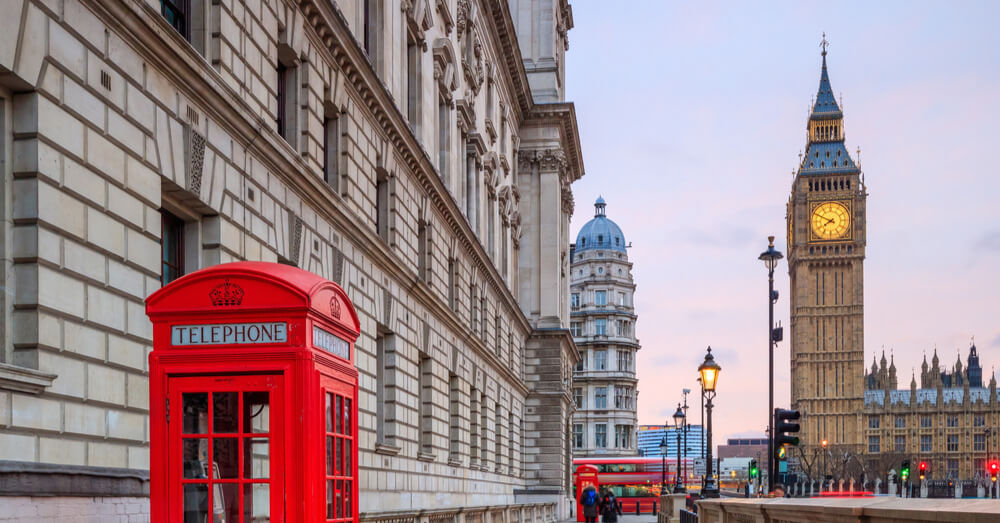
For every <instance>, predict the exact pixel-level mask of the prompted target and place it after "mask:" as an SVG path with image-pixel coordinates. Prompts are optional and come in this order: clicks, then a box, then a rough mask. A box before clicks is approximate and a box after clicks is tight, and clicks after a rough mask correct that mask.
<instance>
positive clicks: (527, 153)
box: [517, 148, 566, 176]
mask: <svg viewBox="0 0 1000 523" xmlns="http://www.w3.org/2000/svg"><path fill="white" fill-rule="evenodd" d="M533 165H537V166H538V170H539V171H541V172H553V171H555V172H558V173H559V174H560V176H561V175H562V174H563V172H564V171H565V170H566V153H565V152H563V150H562V149H558V148H550V149H528V150H524V151H520V152H518V155H517V166H518V168H519V169H529V168H531V166H533Z"/></svg>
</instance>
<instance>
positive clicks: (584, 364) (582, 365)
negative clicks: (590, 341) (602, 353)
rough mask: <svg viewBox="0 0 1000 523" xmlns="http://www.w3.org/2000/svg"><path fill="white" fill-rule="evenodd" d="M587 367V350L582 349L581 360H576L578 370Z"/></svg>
mask: <svg viewBox="0 0 1000 523" xmlns="http://www.w3.org/2000/svg"><path fill="white" fill-rule="evenodd" d="M586 368H587V352H586V351H582V350H581V351H580V361H578V362H576V370H583V369H586Z"/></svg>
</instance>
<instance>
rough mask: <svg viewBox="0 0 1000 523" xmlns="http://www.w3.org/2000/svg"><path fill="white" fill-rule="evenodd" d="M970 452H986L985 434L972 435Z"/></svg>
mask: <svg viewBox="0 0 1000 523" xmlns="http://www.w3.org/2000/svg"><path fill="white" fill-rule="evenodd" d="M972 450H973V451H975V452H983V451H985V450H986V435H985V434H973V435H972Z"/></svg>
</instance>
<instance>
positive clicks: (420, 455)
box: [417, 452, 437, 461]
mask: <svg viewBox="0 0 1000 523" xmlns="http://www.w3.org/2000/svg"><path fill="white" fill-rule="evenodd" d="M435 459H437V454H435V453H433V452H417V460H419V461H434V460H435Z"/></svg>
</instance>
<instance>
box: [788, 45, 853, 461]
mask: <svg viewBox="0 0 1000 523" xmlns="http://www.w3.org/2000/svg"><path fill="white" fill-rule="evenodd" d="M822 47H823V71H822V74H821V76H820V81H819V92H818V93H817V95H816V103H815V105H814V106H813V109H812V113H811V114H810V115H809V121H808V124H807V133H808V138H807V146H806V154H805V156H804V157H803V158H802V162H801V164H800V165H799V168H798V172H797V173H796V175H795V181H794V182H793V184H792V194H791V197H790V198H789V199H788V207H787V210H786V216H785V218H786V220H787V222H788V244H787V245H788V273H789V279H790V286H791V299H790V303H791V324H792V325H791V379H792V383H791V396H792V397H791V403H792V407H793V408H795V409H798V410H799V411H800V412H802V422H801V425H802V431H801V434H800V436H801V439H802V445H803V447H804V448H805V447H811V446H814V445H819V444H821V442H823V441H827V442H828V443H829V445H831V446H844V445H849V446H851V447H852V448H853V450H856V451H859V450H861V448H860V445H861V443H862V442H861V430H860V429H861V427H860V426H859V423H860V421H859V420H860V418H859V417H858V413H859V412H861V410H862V403H863V398H864V386H863V382H862V377H863V374H864V361H863V360H864V267H863V264H864V259H865V233H866V224H865V199H866V197H867V193H866V189H865V186H864V184H863V181H862V179H861V170H860V169H859V168H858V165H857V164H856V163H855V161H854V160H853V159H852V158H851V157H850V154H849V153H848V152H847V149H846V148H845V147H844V114H843V113H842V112H841V110H840V106H839V105H837V100H836V98H834V95H833V89H832V88H831V87H830V78H829V76H828V74H827V70H826V39H825V38H824V40H823V43H822Z"/></svg>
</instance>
